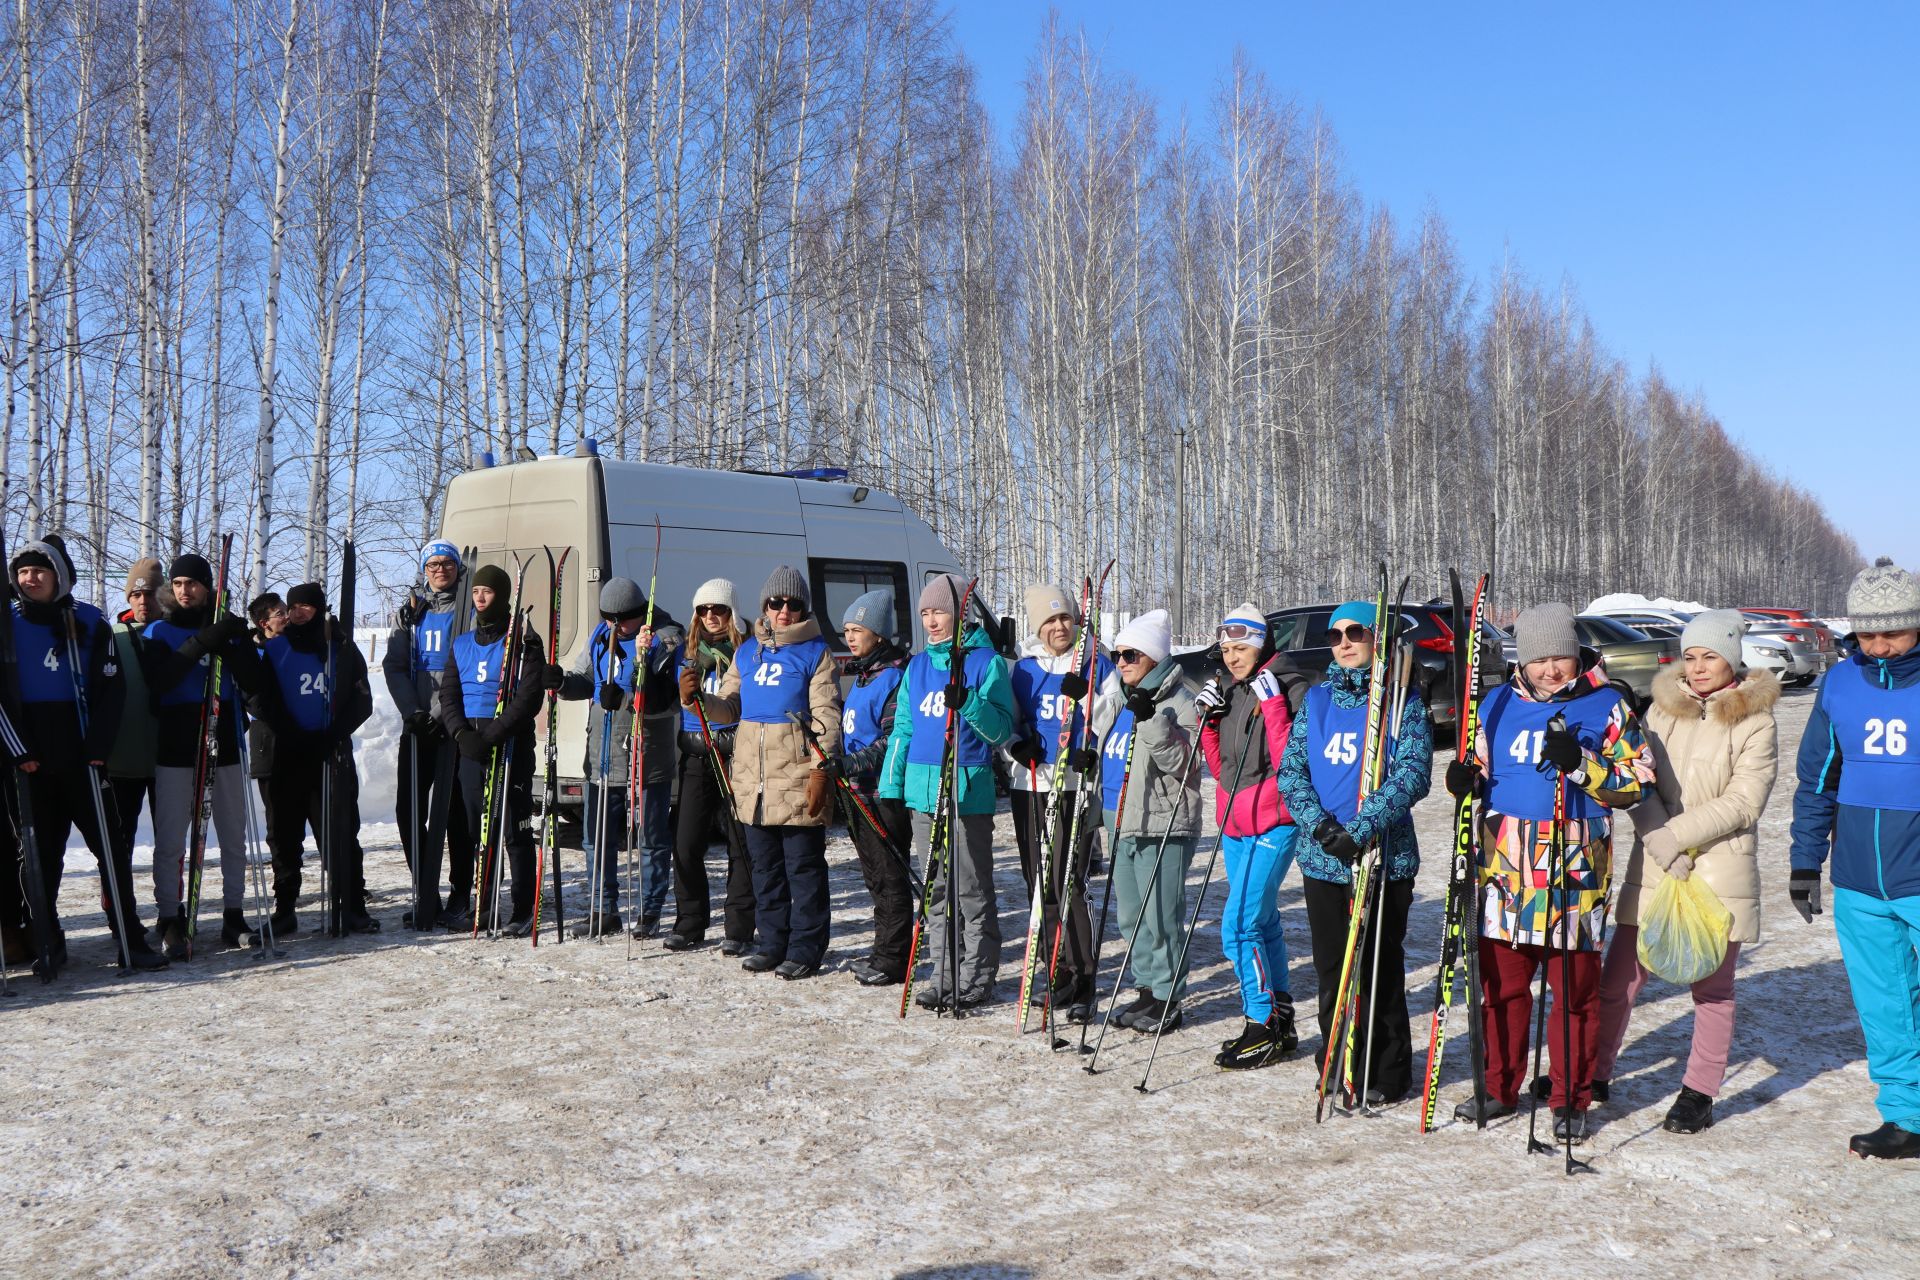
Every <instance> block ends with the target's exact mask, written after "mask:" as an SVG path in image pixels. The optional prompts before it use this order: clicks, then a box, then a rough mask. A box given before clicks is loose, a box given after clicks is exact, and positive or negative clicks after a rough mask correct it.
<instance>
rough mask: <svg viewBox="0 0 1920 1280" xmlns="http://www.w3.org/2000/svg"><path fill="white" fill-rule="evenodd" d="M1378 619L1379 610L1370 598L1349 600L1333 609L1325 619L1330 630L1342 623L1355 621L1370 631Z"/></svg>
mask: <svg viewBox="0 0 1920 1280" xmlns="http://www.w3.org/2000/svg"><path fill="white" fill-rule="evenodd" d="M1378 621H1380V610H1379V609H1377V608H1375V607H1374V604H1373V602H1372V601H1371V600H1349V601H1347V602H1346V603H1345V604H1343V605H1341V606H1340V607H1339V608H1338V609H1335V610H1334V611H1333V616H1332V617H1331V618H1328V619H1327V629H1328V630H1329V631H1331V630H1333V629H1334V628H1335V627H1338V626H1341V625H1342V624H1344V623H1348V622H1357V623H1359V624H1360V625H1361V626H1363V627H1365V628H1366V629H1367V630H1369V631H1371V630H1373V626H1374V624H1375V623H1376V622H1378Z"/></svg>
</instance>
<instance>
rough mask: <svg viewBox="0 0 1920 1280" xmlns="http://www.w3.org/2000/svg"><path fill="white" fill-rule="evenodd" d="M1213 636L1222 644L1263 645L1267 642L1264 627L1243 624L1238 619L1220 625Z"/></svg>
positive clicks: (1250, 623)
mask: <svg viewBox="0 0 1920 1280" xmlns="http://www.w3.org/2000/svg"><path fill="white" fill-rule="evenodd" d="M1214 635H1215V636H1217V637H1218V638H1219V640H1220V642H1221V643H1222V644H1265V643H1266V642H1267V628H1266V627H1265V625H1263V624H1260V623H1254V622H1243V621H1240V620H1239V619H1234V620H1233V621H1231V622H1223V623H1221V624H1220V627H1219V629H1218V630H1217V631H1215V632H1214Z"/></svg>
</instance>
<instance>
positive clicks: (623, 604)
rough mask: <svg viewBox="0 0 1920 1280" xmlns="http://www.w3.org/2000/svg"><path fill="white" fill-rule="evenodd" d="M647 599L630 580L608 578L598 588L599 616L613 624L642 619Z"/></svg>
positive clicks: (637, 585)
mask: <svg viewBox="0 0 1920 1280" xmlns="http://www.w3.org/2000/svg"><path fill="white" fill-rule="evenodd" d="M646 612H647V597H646V595H645V594H644V593H643V592H642V591H641V590H640V584H639V583H637V582H635V581H634V580H633V579H632V578H608V579H607V580H606V582H605V583H603V584H602V585H601V587H600V616H601V617H603V618H609V619H612V620H613V621H614V622H625V621H627V620H628V619H629V618H639V617H644V616H645V615H646Z"/></svg>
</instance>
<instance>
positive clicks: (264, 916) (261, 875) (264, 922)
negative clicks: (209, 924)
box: [239, 733, 417, 960]
mask: <svg viewBox="0 0 1920 1280" xmlns="http://www.w3.org/2000/svg"><path fill="white" fill-rule="evenodd" d="M239 739H240V774H241V776H242V777H245V776H247V775H248V774H251V773H252V772H253V767H252V763H251V761H252V756H251V753H250V752H249V751H248V750H247V735H246V734H244V733H243V734H240V735H239ZM240 797H241V802H242V804H243V805H244V806H245V808H246V812H247V869H248V872H249V875H248V880H249V881H250V882H251V885H252V888H253V896H254V909H255V910H256V911H258V912H260V920H261V924H260V947H259V950H258V951H257V952H256V953H255V954H254V955H252V956H250V957H248V958H249V959H251V960H264V959H265V958H266V957H267V956H268V955H274V956H284V955H285V954H286V952H284V951H282V950H280V947H279V944H278V942H277V941H276V940H275V938H274V935H273V906H272V901H271V899H272V895H271V894H270V893H268V892H267V863H268V862H269V861H270V860H271V859H272V856H273V854H272V851H271V850H268V851H267V852H266V853H264V854H263V853H262V852H261V850H262V849H263V848H264V847H265V842H264V841H262V840H261V839H260V825H259V822H258V820H257V819H256V817H255V815H254V811H253V792H252V791H251V790H249V789H247V788H246V787H244V786H243V787H242V788H241V789H240ZM416 918H417V917H416Z"/></svg>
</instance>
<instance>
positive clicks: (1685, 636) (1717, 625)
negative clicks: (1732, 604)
mask: <svg viewBox="0 0 1920 1280" xmlns="http://www.w3.org/2000/svg"><path fill="white" fill-rule="evenodd" d="M1746 633H1747V620H1746V619H1745V618H1743V617H1741V616H1740V615H1739V614H1738V613H1736V612H1734V611H1733V610H1732V609H1709V610H1707V611H1706V612H1705V613H1700V614H1695V615H1694V618H1693V621H1691V622H1689V623H1688V624H1687V625H1686V628H1685V630H1683V631H1681V633H1680V652H1681V654H1682V655H1684V654H1685V653H1686V652H1687V650H1689V649H1711V650H1713V652H1715V653H1717V654H1719V655H1720V656H1721V657H1723V658H1725V659H1726V660H1727V665H1728V666H1730V667H1732V668H1733V669H1734V670H1735V671H1739V670H1741V668H1742V663H1741V661H1740V637H1741V636H1743V635H1745V634H1746Z"/></svg>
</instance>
